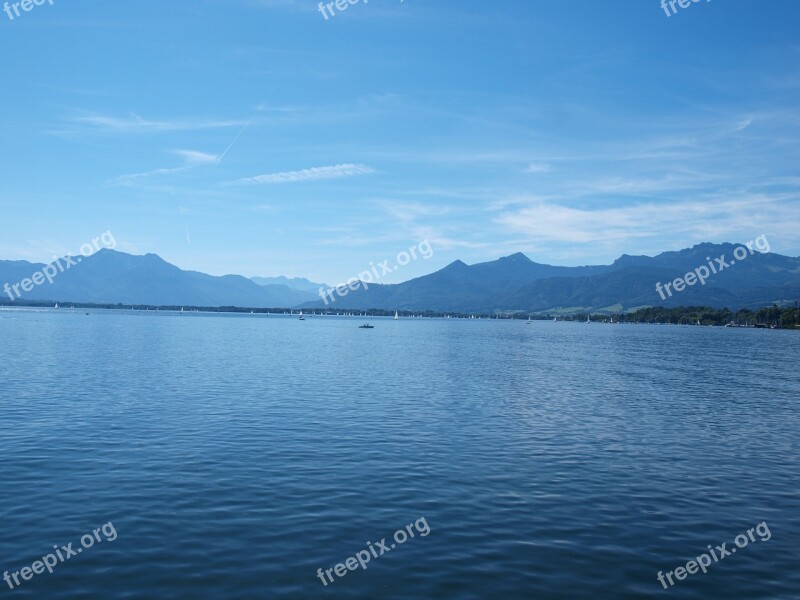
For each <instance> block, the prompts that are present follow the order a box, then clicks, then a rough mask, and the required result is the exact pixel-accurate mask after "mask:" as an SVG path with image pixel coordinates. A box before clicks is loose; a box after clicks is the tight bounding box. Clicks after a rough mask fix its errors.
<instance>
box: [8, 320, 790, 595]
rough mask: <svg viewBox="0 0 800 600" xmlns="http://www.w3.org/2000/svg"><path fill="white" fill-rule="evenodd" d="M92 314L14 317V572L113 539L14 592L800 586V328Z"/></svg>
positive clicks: (554, 591)
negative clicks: (407, 534)
mask: <svg viewBox="0 0 800 600" xmlns="http://www.w3.org/2000/svg"><path fill="white" fill-rule="evenodd" d="M84 312H85V311H74V312H71V311H68V310H60V311H54V310H51V311H37V310H5V311H0V340H2V358H1V360H0V382H2V394H0V457H2V471H0V473H2V475H0V484H1V485H0V572H4V571H12V572H14V571H19V570H20V569H21V568H23V567H26V566H28V567H30V566H31V565H32V563H34V561H37V560H40V559H41V557H43V556H44V555H46V554H47V553H49V552H53V551H54V550H53V546H54V545H57V546H66V545H67V544H68V543H70V542H72V543H73V548H78V547H81V544H80V542H79V540H80V539H81V536H83V535H84V534H87V533H89V534H90V536H91V532H92V530H93V529H95V528H98V527H101V525H103V524H106V523H109V522H112V523H113V529H114V531H115V532H116V534H117V537H116V539H114V540H113V541H110V540H109V539H106V538H102V541H101V542H97V543H94V545H93V547H91V548H87V549H83V552H82V553H81V554H79V555H76V556H74V557H72V558H69V559H68V560H65V561H64V562H63V563H60V564H58V565H57V566H56V567H55V569H54V572H53V573H52V574H49V573H48V572H47V571H45V572H44V573H42V574H36V575H33V577H32V579H31V580H30V581H22V580H20V581H21V582H22V585H21V586H19V587H18V588H16V589H15V590H14V591H13V592H12V591H11V590H10V589H9V586H8V585H6V583H3V582H2V581H0V598H2V597H6V596H7V597H10V598H12V597H13V598H36V599H44V598H47V599H51V598H53V599H63V598H70V599H72V598H76V599H77V598H102V599H124V598H170V599H175V598H209V599H214V600H216V599H222V598H226V599H227V598H233V599H240V598H241V599H256V598H292V599H293V598H345V599H347V598H363V599H377V598H381V599H387V600H388V599H403V600H405V599H408V598H441V599H450V598H453V599H472V598H476V599H477V598H481V599H484V598H532V599H533V598H544V599H549V598H590V597H591V598H631V599H633V598H648V597H653V598H656V597H657V598H665V597H672V598H698V599H699V598H703V599H706V598H712V597H730V598H749V599H758V598H781V599H785V598H800V569H798V564H800V461H798V444H799V443H800V369H798V366H799V365H800V361H799V360H798V358H799V357H800V334H798V333H796V332H782V331H763V330H744V329H719V328H702V327H677V326H648V325H642V326H633V325H601V324H591V325H587V324H583V323H552V322H535V323H533V324H532V325H526V324H525V322H524V321H515V322H507V321H478V320H474V321H460V320H429V319H401V320H400V321H397V322H394V321H391V320H388V319H373V320H372V323H373V324H374V325H375V329H373V330H361V329H358V325H359V324H360V323H361V322H362V321H360V320H357V319H350V318H344V317H309V318H308V319H307V320H306V321H303V322H301V321H299V320H298V319H297V318H288V317H275V316H270V317H265V316H260V315H204V314H200V313H198V314H187V315H184V316H180V315H177V314H174V313H171V314H168V313H159V314H155V313H142V312H134V313H132V312H130V311H128V312H123V311H94V310H92V311H89V312H90V313H91V314H90V315H88V316H87V315H85V314H84ZM419 519H424V522H425V523H426V524H427V525H428V527H429V533H428V534H427V535H425V536H423V535H422V534H421V533H420V531H421V529H414V528H413V527H412V528H411V529H412V531H414V533H415V534H416V535H415V537H414V538H413V539H408V540H407V541H406V542H405V543H403V544H397V545H396V548H394V549H392V550H391V551H389V552H388V553H385V554H384V555H383V556H378V557H377V558H371V561H370V562H369V563H368V564H367V565H366V566H367V569H366V570H362V569H361V568H357V569H356V570H352V571H347V573H346V575H345V576H343V577H337V576H336V573H335V571H334V572H333V576H334V578H335V581H334V582H333V583H330V582H328V580H326V582H328V584H327V586H326V585H323V583H322V582H321V580H320V579H319V578H318V574H317V570H318V569H320V568H321V569H323V572H324V570H326V569H330V568H332V567H335V565H337V564H338V563H344V562H345V560H346V559H347V558H348V557H351V556H354V555H355V554H356V553H357V552H359V551H361V550H363V549H365V548H367V542H371V544H372V547H373V548H374V547H375V543H376V542H379V541H380V540H381V539H382V538H386V545H387V546H388V544H389V542H392V543H393V542H394V540H393V539H392V537H393V534H394V533H395V531H396V530H398V529H403V528H405V526H406V525H409V524H414V523H416V522H418V520H419ZM762 522H766V523H767V525H768V528H769V532H770V536H771V537H770V539H769V540H768V541H761V538H760V537H758V536H757V535H756V537H755V541H754V542H750V543H749V544H748V545H747V546H746V547H743V548H741V549H738V551H737V553H735V554H731V555H730V556H727V557H725V558H724V559H722V560H720V561H719V562H717V563H715V564H713V565H712V566H710V567H709V568H708V573H706V574H703V573H702V572H699V573H696V574H693V575H689V576H688V577H686V578H685V579H683V580H681V581H678V580H675V585H674V586H672V587H671V588H670V590H669V591H668V592H665V591H664V589H663V587H662V585H661V584H660V583H659V581H658V579H657V573H658V572H659V571H663V572H668V571H674V569H675V568H676V567H680V566H685V565H686V563H687V561H689V560H691V559H693V558H695V557H697V556H698V555H700V554H701V553H703V552H708V550H707V546H708V545H712V546H718V545H721V544H722V543H723V542H726V543H727V548H728V549H730V548H732V547H735V546H734V538H735V537H736V536H737V535H738V534H741V533H744V532H746V531H747V530H748V529H752V528H755V527H756V526H757V525H758V524H759V523H762ZM102 535H103V534H101V536H102ZM324 576H325V575H324V573H323V577H324Z"/></svg>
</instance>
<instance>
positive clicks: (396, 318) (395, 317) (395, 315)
mask: <svg viewBox="0 0 800 600" xmlns="http://www.w3.org/2000/svg"><path fill="white" fill-rule="evenodd" d="M398 319H400V315H398V314H397V311H394V320H395V321H397V320H398Z"/></svg>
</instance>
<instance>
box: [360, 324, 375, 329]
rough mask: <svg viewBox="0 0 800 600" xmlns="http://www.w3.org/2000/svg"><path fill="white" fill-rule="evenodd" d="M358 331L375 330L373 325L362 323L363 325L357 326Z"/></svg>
mask: <svg viewBox="0 0 800 600" xmlns="http://www.w3.org/2000/svg"><path fill="white" fill-rule="evenodd" d="M358 328H359V329H375V326H374V325H370V324H369V323H364V324H363V325H359V327H358Z"/></svg>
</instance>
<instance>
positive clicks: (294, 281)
mask: <svg viewBox="0 0 800 600" xmlns="http://www.w3.org/2000/svg"><path fill="white" fill-rule="evenodd" d="M250 280H251V281H254V282H255V283H257V284H258V285H261V286H270V285H284V286H286V287H288V288H289V289H290V290H295V291H297V292H305V293H306V294H307V296H308V298H307V299H308V300H315V299H317V298H319V290H320V288H324V289H328V285H327V284H325V283H314V282H313V281H309V280H308V279H306V278H305V277H293V278H289V277H283V276H281V277H251V278H250Z"/></svg>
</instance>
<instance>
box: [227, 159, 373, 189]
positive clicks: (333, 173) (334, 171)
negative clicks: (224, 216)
mask: <svg viewBox="0 0 800 600" xmlns="http://www.w3.org/2000/svg"><path fill="white" fill-rule="evenodd" d="M374 172H375V170H374V169H372V168H371V167H368V166H366V165H361V164H342V165H333V166H329V167H313V168H311V169H302V170H300V171H284V172H281V173H269V174H266V175H258V176H257V177H248V178H246V179H240V180H238V181H236V182H235V183H239V184H253V183H296V182H299V181H316V180H318V179H338V178H340V177H353V176H355V175H368V174H370V173H374Z"/></svg>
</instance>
